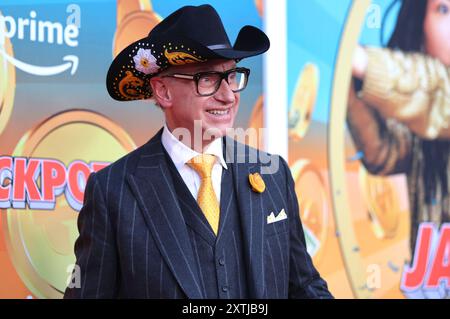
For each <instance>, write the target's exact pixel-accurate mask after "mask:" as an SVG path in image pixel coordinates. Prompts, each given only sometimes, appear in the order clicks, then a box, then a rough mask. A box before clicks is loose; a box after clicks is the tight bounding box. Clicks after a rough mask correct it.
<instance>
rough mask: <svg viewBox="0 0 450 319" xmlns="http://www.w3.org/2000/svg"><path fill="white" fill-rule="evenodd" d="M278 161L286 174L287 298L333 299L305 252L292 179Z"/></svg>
mask: <svg viewBox="0 0 450 319" xmlns="http://www.w3.org/2000/svg"><path fill="white" fill-rule="evenodd" d="M280 160H281V163H282V166H283V167H284V171H285V174H286V181H287V200H288V202H287V205H288V215H289V220H290V226H289V227H290V229H289V232H290V234H289V240H290V256H289V298H290V299H294V298H295V299H301V298H307V299H313V298H314V299H315V298H326V299H328V298H333V296H332V295H331V293H330V291H329V290H328V286H327V283H326V282H325V280H323V279H322V278H321V277H320V274H319V272H318V271H317V270H316V268H315V267H314V265H313V262H312V259H311V257H310V256H309V254H308V252H307V250H306V241H305V234H304V232H303V226H302V222H301V220H300V215H299V206H298V201H297V196H296V194H295V183H294V179H293V178H292V175H291V172H290V169H289V167H288V165H287V163H286V161H285V160H284V159H282V158H281V157H280Z"/></svg>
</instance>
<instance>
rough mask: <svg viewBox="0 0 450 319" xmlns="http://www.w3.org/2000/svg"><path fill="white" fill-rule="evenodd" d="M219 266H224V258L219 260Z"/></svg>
mask: <svg viewBox="0 0 450 319" xmlns="http://www.w3.org/2000/svg"><path fill="white" fill-rule="evenodd" d="M219 265H221V266H224V265H225V258H223V257H220V258H219Z"/></svg>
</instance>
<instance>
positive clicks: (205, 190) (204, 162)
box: [186, 154, 220, 235]
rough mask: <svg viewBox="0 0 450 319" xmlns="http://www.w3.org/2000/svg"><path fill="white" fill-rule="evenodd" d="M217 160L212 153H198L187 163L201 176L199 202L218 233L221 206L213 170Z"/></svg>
mask: <svg viewBox="0 0 450 319" xmlns="http://www.w3.org/2000/svg"><path fill="white" fill-rule="evenodd" d="M215 161H216V157H215V156H214V155H210V154H201V155H197V156H196V157H194V158H193V159H191V160H190V161H188V162H187V163H186V164H187V165H188V166H189V167H191V168H192V169H194V170H195V171H196V172H197V174H198V175H199V176H200V179H201V183H200V189H199V190H198V196H197V203H198V205H199V206H200V208H201V210H202V211H203V214H205V217H206V219H207V220H208V222H209V224H210V225H211V227H212V229H213V231H214V233H215V234H216V235H217V231H218V229H219V216H220V206H219V202H218V201H217V196H216V193H215V192H214V188H213V184H212V178H211V171H212V168H213V165H214V163H215Z"/></svg>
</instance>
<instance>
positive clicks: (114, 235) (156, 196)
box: [64, 130, 332, 299]
mask: <svg viewBox="0 0 450 319" xmlns="http://www.w3.org/2000/svg"><path fill="white" fill-rule="evenodd" d="M161 133H162V130H161V131H159V132H158V133H157V134H156V135H155V136H154V137H153V138H152V139H151V140H150V141H149V142H147V143H146V144H144V145H143V146H141V147H140V148H138V149H136V150H135V151H133V152H131V153H130V154H128V155H126V156H125V157H123V158H121V159H120V160H118V161H116V162H114V163H113V164H111V165H110V166H108V167H106V168H105V169H103V170H101V171H99V172H97V173H92V174H91V175H90V177H89V179H88V182H87V185H86V190H85V197H84V205H83V208H82V209H81V211H80V214H79V217H78V228H79V232H80V236H79V237H78V239H77V240H76V243H75V255H76V265H77V266H78V267H79V268H78V269H79V271H78V272H77V271H75V272H74V275H75V274H77V273H78V275H79V276H80V277H79V283H80V285H79V286H78V287H77V285H74V286H69V287H68V288H67V289H66V292H65V295H64V297H65V298H186V297H187V298H195V299H198V298H203V297H204V292H203V291H202V289H201V288H200V285H199V278H197V277H198V276H197V274H198V271H197V269H195V267H196V263H195V261H194V255H193V251H192V247H191V245H190V241H189V236H188V231H187V228H186V224H185V222H184V220H183V215H182V212H181V209H180V205H179V203H178V200H177V198H176V192H175V191H174V186H173V184H172V181H171V179H170V172H169V170H168V164H167V159H166V156H165V155H164V149H163V146H162V143H161ZM223 140H224V144H225V147H224V150H225V152H226V154H225V158H226V161H227V165H230V166H229V167H231V170H232V173H233V183H234V187H235V191H236V194H237V201H238V203H237V204H238V207H239V213H240V221H241V229H242V239H243V248H244V260H245V265H244V266H242V268H243V269H242V271H245V274H246V278H247V281H248V287H247V290H248V292H249V296H250V298H331V297H332V296H331V294H330V293H329V291H328V288H327V284H326V283H325V281H324V280H323V279H322V278H321V277H320V275H319V273H318V272H317V270H316V269H315V267H314V266H313V263H312V260H311V258H310V256H309V255H308V253H307V252H306V245H305V239H304V233H303V228H302V225H301V222H300V219H299V217H298V216H299V214H298V210H299V208H298V203H297V197H296V195H295V190H294V181H293V179H292V176H291V174H290V170H289V168H288V166H287V164H286V162H285V161H284V160H283V159H282V158H281V157H279V156H272V155H268V154H266V153H263V154H264V155H265V156H266V157H265V158H268V159H270V161H267V160H265V161H264V162H265V164H263V163H262V161H261V160H260V158H256V160H255V157H254V156H252V155H251V154H253V155H254V154H257V153H256V152H257V151H256V150H255V149H252V148H250V147H248V146H245V145H242V144H239V143H237V142H236V141H234V140H233V139H230V138H224V139H223ZM236 150H240V152H239V151H236ZM242 151H244V154H242ZM274 161H277V162H274ZM273 163H279V168H278V170H276V172H274V173H273V174H262V177H263V179H264V180H265V184H266V190H265V191H264V192H263V193H256V192H253V191H252V190H251V187H250V185H249V181H248V175H249V174H250V173H255V172H261V169H262V168H263V167H264V166H266V167H267V165H269V164H270V165H272V164H273ZM272 166H273V165H272ZM273 167H276V165H275V166H273ZM282 209H284V210H285V212H286V214H287V217H288V218H287V219H284V220H281V221H278V222H275V223H270V224H268V223H267V217H268V216H269V215H270V214H271V213H272V212H274V214H275V215H276V214H277V213H278V212H280V211H281V210H282ZM76 282H77V280H73V283H76ZM280 287H282V288H280Z"/></svg>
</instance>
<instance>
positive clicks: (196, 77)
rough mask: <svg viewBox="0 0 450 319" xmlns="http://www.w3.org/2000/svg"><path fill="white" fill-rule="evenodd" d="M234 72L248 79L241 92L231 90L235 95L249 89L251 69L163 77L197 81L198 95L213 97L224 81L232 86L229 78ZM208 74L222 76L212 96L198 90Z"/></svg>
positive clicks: (176, 74) (239, 68)
mask: <svg viewBox="0 0 450 319" xmlns="http://www.w3.org/2000/svg"><path fill="white" fill-rule="evenodd" d="M233 72H242V73H244V74H245V76H246V79H245V85H244V87H243V88H242V89H239V90H231V91H233V93H238V92H241V91H243V90H245V88H247V84H248V79H249V77H250V69H247V68H243V67H237V68H233V69H230V70H227V71H225V72H219V71H206V72H198V73H195V74H185V73H173V74H169V75H163V76H162V77H163V78H165V77H171V78H175V79H182V80H193V81H195V88H196V90H197V94H198V95H200V96H212V95H214V94H216V93H217V91H218V90H219V88H220V86H221V84H222V81H223V80H225V82H227V84H228V85H230V83H228V76H229V75H230V74H231V73H233ZM208 74H215V75H217V74H218V75H219V76H220V81H218V82H217V83H218V84H217V85H216V88H215V90H214V91H213V92H212V93H210V94H201V93H200V92H199V89H198V81H199V80H200V78H201V77H202V76H204V75H208Z"/></svg>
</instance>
